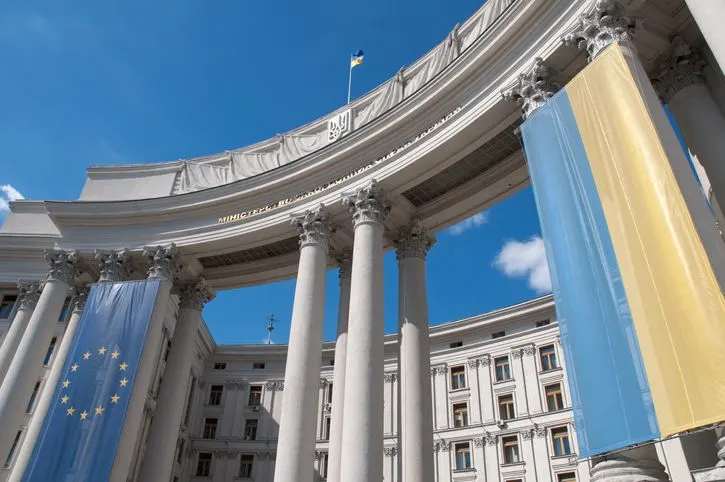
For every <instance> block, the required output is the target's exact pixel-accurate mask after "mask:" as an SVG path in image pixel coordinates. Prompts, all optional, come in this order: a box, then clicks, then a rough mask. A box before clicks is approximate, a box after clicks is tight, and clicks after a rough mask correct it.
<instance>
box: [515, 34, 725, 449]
mask: <svg viewBox="0 0 725 482" xmlns="http://www.w3.org/2000/svg"><path fill="white" fill-rule="evenodd" d="M521 132H522V135H523V142H524V147H525V152H526V157H527V161H528V165H529V170H530V174H531V182H532V185H533V190H534V194H535V197H536V203H537V209H538V212H539V219H540V221H541V228H542V234H543V237H544V240H545V244H546V252H547V258H548V261H549V268H550V272H551V277H552V284H553V290H554V299H555V303H556V312H557V317H558V320H559V324H560V327H561V332H562V333H561V338H562V345H563V347H564V353H565V357H566V360H567V364H568V370H569V385H570V391H571V396H572V405H573V408H574V416H575V424H576V427H577V434H578V439H579V440H578V441H579V448H580V455H581V456H585V457H587V456H592V455H597V454H601V453H604V452H607V451H611V450H616V449H619V448H623V447H627V446H630V445H633V444H637V443H641V442H645V441H649V440H653V439H655V438H659V437H663V436H668V435H672V434H675V433H679V432H682V431H686V430H689V429H693V428H696V427H701V426H704V425H707V424H711V423H714V422H719V421H722V420H725V370H723V366H725V298H723V291H722V281H723V279H725V276H724V273H725V266H724V265H723V262H724V260H725V256H724V254H725V253H723V243H722V240H721V239H719V238H718V234H717V232H716V230H715V227H714V223H713V222H712V217H711V216H710V215H709V213H708V211H707V206H706V204H705V201H704V199H703V197H702V194H701V193H700V191H699V189H698V186H697V182H696V180H695V178H694V175H693V173H692V170H691V169H690V167H689V165H688V163H687V160H686V159H685V156H684V153H683V152H682V149H681V148H680V147H679V145H678V143H677V138H676V137H675V134H674V131H673V130H672V127H671V125H670V124H669V122H668V120H667V117H666V116H665V113H664V110H663V108H662V106H661V104H660V102H659V100H658V99H657V97H656V95H655V93H654V91H653V89H652V86H651V85H650V83H649V81H648V80H647V77H646V74H645V73H644V71H643V69H642V67H641V66H640V64H639V62H638V60H637V59H636V58H634V56H632V55H631V53H630V52H629V50H628V49H626V48H624V47H622V46H620V45H613V46H612V47H610V48H609V49H608V50H607V51H605V52H604V53H602V54H601V55H600V56H599V57H598V58H597V59H596V60H594V61H593V62H592V63H591V64H590V65H589V66H587V67H586V68H585V69H584V70H583V71H582V72H581V73H580V74H579V75H577V76H576V77H575V78H574V79H573V80H572V81H571V82H570V83H569V84H568V85H567V86H566V87H565V88H564V89H563V90H562V91H561V92H559V93H558V94H556V95H555V96H554V97H553V98H552V99H551V100H550V101H549V102H548V103H547V104H546V105H545V106H543V107H542V108H541V109H539V110H538V111H536V112H535V113H534V114H532V115H531V117H530V118H529V119H528V120H527V121H526V122H525V123H524V124H522V127H521Z"/></svg>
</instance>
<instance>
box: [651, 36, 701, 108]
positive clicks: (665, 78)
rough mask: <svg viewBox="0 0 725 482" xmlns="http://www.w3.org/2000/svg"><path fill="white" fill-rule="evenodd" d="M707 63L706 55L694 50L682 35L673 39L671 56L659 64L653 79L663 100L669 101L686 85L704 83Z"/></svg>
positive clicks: (653, 83)
mask: <svg viewBox="0 0 725 482" xmlns="http://www.w3.org/2000/svg"><path fill="white" fill-rule="evenodd" d="M705 65H707V61H706V60H705V57H704V56H703V55H702V54H701V53H700V52H696V51H694V50H693V49H692V47H691V46H690V45H689V44H688V43H687V42H685V41H684V40H683V39H682V37H675V38H674V39H672V50H671V51H670V54H669V56H668V57H667V58H666V59H665V60H664V61H663V62H662V63H661V64H660V65H659V66H658V69H657V73H656V74H655V75H654V76H653V77H652V79H651V80H652V85H653V86H654V88H655V90H657V94H658V95H659V96H660V98H661V99H662V102H664V103H666V104H667V103H669V102H670V100H672V97H674V96H675V94H677V93H678V92H679V91H681V90H682V89H684V88H685V87H689V86H691V85H701V84H704V83H705V78H704V77H703V75H702V69H703V68H704V67H705Z"/></svg>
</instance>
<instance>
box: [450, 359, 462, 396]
mask: <svg viewBox="0 0 725 482" xmlns="http://www.w3.org/2000/svg"><path fill="white" fill-rule="evenodd" d="M459 388H466V367H464V366H463V365H461V366H459V367H453V368H451V389H453V390H458V389H459Z"/></svg>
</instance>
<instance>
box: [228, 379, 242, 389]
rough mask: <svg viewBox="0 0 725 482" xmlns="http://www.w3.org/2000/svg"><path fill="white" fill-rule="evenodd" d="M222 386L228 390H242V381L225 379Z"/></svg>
mask: <svg viewBox="0 0 725 482" xmlns="http://www.w3.org/2000/svg"><path fill="white" fill-rule="evenodd" d="M224 386H225V387H226V388H228V389H230V390H244V382H240V381H238V380H227V381H226V382H224Z"/></svg>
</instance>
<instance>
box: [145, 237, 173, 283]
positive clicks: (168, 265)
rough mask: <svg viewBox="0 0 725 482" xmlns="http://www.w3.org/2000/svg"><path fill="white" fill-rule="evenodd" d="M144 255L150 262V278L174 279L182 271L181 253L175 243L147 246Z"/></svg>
mask: <svg viewBox="0 0 725 482" xmlns="http://www.w3.org/2000/svg"><path fill="white" fill-rule="evenodd" d="M143 255H144V256H145V257H146V259H147V260H148V263H149V269H148V277H149V279H158V278H160V279H164V280H166V281H172V282H173V281H174V280H175V279H176V277H177V276H178V275H179V272H180V271H181V266H182V262H181V253H180V252H179V248H177V247H176V245H175V244H174V243H172V244H171V245H170V246H166V247H164V246H156V247H146V248H144V250H143Z"/></svg>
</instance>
